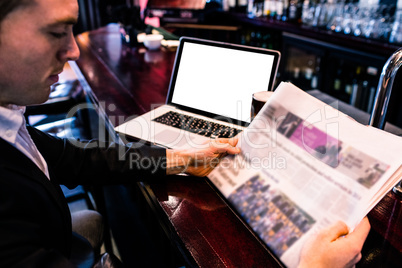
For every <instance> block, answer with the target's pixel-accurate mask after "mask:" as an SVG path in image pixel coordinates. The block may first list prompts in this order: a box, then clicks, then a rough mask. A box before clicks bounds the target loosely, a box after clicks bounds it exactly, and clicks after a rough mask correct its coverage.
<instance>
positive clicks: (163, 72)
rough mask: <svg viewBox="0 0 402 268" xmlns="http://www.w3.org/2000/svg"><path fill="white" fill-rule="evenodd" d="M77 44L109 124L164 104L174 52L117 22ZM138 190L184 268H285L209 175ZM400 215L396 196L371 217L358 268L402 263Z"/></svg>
mask: <svg viewBox="0 0 402 268" xmlns="http://www.w3.org/2000/svg"><path fill="white" fill-rule="evenodd" d="M77 42H78V45H79V48H80V50H81V57H80V59H79V60H78V61H77V66H78V67H79V69H80V71H81V73H82V74H83V77H84V79H85V80H86V82H87V83H88V85H89V87H90V89H91V90H92V92H93V94H94V100H93V101H95V102H98V103H99V104H100V106H101V107H102V110H103V112H104V113H105V114H106V116H107V117H108V119H109V121H110V123H111V127H114V126H117V125H119V124H121V123H123V122H124V121H125V120H127V119H128V118H129V117H131V116H135V115H140V114H142V113H145V112H147V111H149V110H151V109H152V108H154V107H155V106H156V105H161V104H163V103H164V102H165V98H166V95H167V90H168V85H169V80H170V75H171V70H172V67H173V62H174V57H175V53H176V52H175V50H169V49H166V48H161V50H158V51H148V50H147V49H145V48H144V47H128V46H126V45H125V44H122V41H121V35H120V33H119V28H118V26H117V25H109V26H107V27H104V28H101V29H98V30H95V31H93V32H89V33H83V34H80V35H78V36H77ZM138 185H139V187H140V193H141V194H142V195H143V197H144V198H145V199H146V200H147V205H148V206H150V207H151V209H152V211H153V213H155V215H156V217H157V219H158V220H159V224H160V226H161V228H162V229H164V232H165V233H166V234H167V235H168V238H169V239H170V242H171V244H172V245H174V246H175V247H177V249H178V252H180V254H181V255H182V258H183V259H184V260H185V265H186V267H197V266H198V267H281V264H280V263H279V262H278V261H277V260H276V259H275V257H274V256H273V255H272V254H271V253H270V252H269V250H268V249H267V248H266V247H265V246H264V245H263V244H262V243H261V242H260V240H259V239H258V238H257V237H256V236H255V235H254V234H253V233H252V231H251V230H250V229H249V228H248V227H247V226H246V225H245V224H244V223H243V222H242V220H241V219H240V218H239V217H238V216H237V214H236V213H234V212H233V211H232V209H231V208H230V207H229V206H228V205H227V203H226V202H225V201H224V200H223V199H222V197H221V196H220V195H219V194H218V193H217V191H216V190H215V189H214V188H213V187H212V186H211V185H210V183H209V182H208V180H207V179H206V178H192V177H183V176H174V177H172V178H169V179H167V180H164V181H163V182H153V183H139V184H138ZM401 214H402V208H401V199H398V198H396V197H395V195H394V194H393V193H392V192H391V193H389V194H388V195H387V196H386V197H385V198H384V200H383V201H382V202H381V203H380V204H379V205H378V206H377V207H376V208H374V210H373V211H372V212H371V213H370V215H369V216H370V221H371V224H372V231H371V233H370V235H369V238H368V240H367V243H366V246H365V249H364V252H363V253H364V254H363V255H364V256H363V260H362V261H361V263H360V264H359V265H358V266H359V267H378V266H376V265H377V264H379V263H381V264H382V265H388V266H382V267H395V266H394V265H397V264H399V265H397V266H402V258H401V256H402V253H401V252H402V243H401V241H402V236H401V230H402V215H401ZM384 238H385V239H384Z"/></svg>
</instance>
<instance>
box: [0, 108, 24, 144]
mask: <svg viewBox="0 0 402 268" xmlns="http://www.w3.org/2000/svg"><path fill="white" fill-rule="evenodd" d="M24 112H25V107H24V106H17V105H14V104H10V105H8V106H6V107H3V106H0V138H3V139H4V140H6V141H7V142H9V143H12V144H14V143H15V141H16V138H17V134H18V131H19V129H20V127H21V126H22V125H23V124H25V118H24Z"/></svg>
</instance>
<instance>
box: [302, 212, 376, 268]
mask: <svg viewBox="0 0 402 268" xmlns="http://www.w3.org/2000/svg"><path fill="white" fill-rule="evenodd" d="M369 231H370V223H369V221H368V219H367V217H366V218H364V219H363V220H362V221H361V222H360V223H359V225H358V226H357V227H356V228H355V230H354V231H353V232H351V233H349V231H348V227H347V226H346V224H345V223H343V222H337V223H336V224H334V225H332V226H330V227H329V228H327V229H324V230H321V231H320V232H319V233H318V234H317V235H316V236H315V237H314V238H313V239H311V240H310V241H307V242H306V244H305V245H304V247H303V249H302V253H301V259H300V263H299V266H298V267H299V268H304V267H314V268H321V267H325V268H327V267H342V268H343V267H354V265H355V264H356V263H357V262H359V260H360V259H361V257H362V255H361V250H362V248H363V244H364V241H365V240H366V237H367V235H368V233H369Z"/></svg>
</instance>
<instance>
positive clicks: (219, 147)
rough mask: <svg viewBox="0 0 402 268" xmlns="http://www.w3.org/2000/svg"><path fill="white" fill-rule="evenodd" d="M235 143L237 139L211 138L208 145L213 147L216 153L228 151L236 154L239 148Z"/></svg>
mask: <svg viewBox="0 0 402 268" xmlns="http://www.w3.org/2000/svg"><path fill="white" fill-rule="evenodd" d="M236 144H237V139H233V138H232V139H223V138H221V139H213V140H211V142H210V146H212V147H213V148H214V149H215V152H216V153H228V154H237V153H239V152H240V149H239V148H237V147H235V146H236Z"/></svg>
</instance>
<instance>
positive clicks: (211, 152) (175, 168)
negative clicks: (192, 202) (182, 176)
mask: <svg viewBox="0 0 402 268" xmlns="http://www.w3.org/2000/svg"><path fill="white" fill-rule="evenodd" d="M237 141H238V140H237V138H236V137H235V138H231V139H224V138H220V139H211V140H210V142H209V143H206V144H205V148H202V149H192V148H191V149H186V150H167V151H166V156H167V167H166V174H168V175H170V174H178V173H182V172H185V173H187V174H189V175H193V176H198V177H203V176H206V175H208V174H209V173H210V172H211V171H212V170H213V169H214V167H216V166H217V165H218V164H219V161H220V160H221V158H222V157H223V156H225V155H227V154H237V153H239V152H240V149H239V148H237V147H236V144H237Z"/></svg>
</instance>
